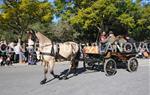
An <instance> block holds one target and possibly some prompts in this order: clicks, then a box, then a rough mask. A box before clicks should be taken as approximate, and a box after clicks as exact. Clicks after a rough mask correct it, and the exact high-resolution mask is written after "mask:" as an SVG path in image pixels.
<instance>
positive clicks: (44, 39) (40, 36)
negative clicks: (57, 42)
mask: <svg viewBox="0 0 150 95" xmlns="http://www.w3.org/2000/svg"><path fill="white" fill-rule="evenodd" d="M36 36H37V38H38V39H39V43H41V44H44V43H46V44H51V43H52V41H51V40H50V39H49V38H47V37H46V36H45V35H43V34H42V33H40V32H37V33H36Z"/></svg>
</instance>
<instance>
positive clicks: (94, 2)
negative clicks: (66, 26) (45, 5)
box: [56, 0, 150, 40]
mask: <svg viewBox="0 0 150 95" xmlns="http://www.w3.org/2000/svg"><path fill="white" fill-rule="evenodd" d="M67 1H68V0H67ZM56 6H58V7H57V10H59V12H60V13H61V15H60V16H61V17H62V20H67V21H68V22H69V23H70V24H71V25H72V26H73V27H74V28H75V29H76V30H77V31H78V32H79V33H80V34H81V36H82V37H81V38H83V37H86V38H87V39H90V40H91V39H94V40H96V38H97V36H98V35H97V34H98V31H101V30H102V31H106V32H108V31H110V30H112V31H114V32H115V34H116V35H125V34H130V35H131V36H133V37H135V38H138V37H139V36H140V35H141V34H143V38H146V37H145V36H147V35H146V34H148V31H149V30H148V29H149V22H150V21H149V20H148V19H149V17H150V16H149V14H150V13H149V10H150V9H149V8H148V7H149V5H142V3H141V0H136V1H135V2H133V1H132V0H69V2H65V0H57V2H56ZM146 6H147V7H146ZM59 12H58V13H59ZM81 31H82V33H81ZM142 31H146V32H144V33H143V32H142ZM137 34H139V35H137ZM147 37H148V36H147ZM143 38H142V37H141V38H140V39H138V40H144V39H143Z"/></svg>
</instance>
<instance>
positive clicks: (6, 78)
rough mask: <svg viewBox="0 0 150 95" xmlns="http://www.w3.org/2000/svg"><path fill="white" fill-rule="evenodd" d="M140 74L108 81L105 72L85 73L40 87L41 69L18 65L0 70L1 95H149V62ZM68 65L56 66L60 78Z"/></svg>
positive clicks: (119, 74)
mask: <svg viewBox="0 0 150 95" xmlns="http://www.w3.org/2000/svg"><path fill="white" fill-rule="evenodd" d="M139 63H140V65H139V68H138V71H137V72H134V73H129V72H127V71H126V70H124V69H118V72H117V74H116V75H115V76H111V77H107V76H105V74H104V72H93V71H86V72H83V71H82V69H81V67H82V65H80V66H79V68H80V74H79V75H78V76H74V77H71V78H70V79H68V80H58V79H54V80H51V79H52V76H51V75H49V77H48V78H49V82H48V83H46V84H44V85H40V81H41V80H42V78H43V69H42V66H41V65H36V66H28V65H19V64H16V65H14V66H5V67H0V95H150V60H148V59H146V60H143V59H140V60H139ZM68 66H69V65H68V64H67V62H66V63H64V62H63V63H60V64H57V65H56V69H55V73H57V74H60V72H62V71H64V70H65V69H67V68H68Z"/></svg>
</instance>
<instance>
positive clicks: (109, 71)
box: [104, 59, 117, 76]
mask: <svg viewBox="0 0 150 95" xmlns="http://www.w3.org/2000/svg"><path fill="white" fill-rule="evenodd" d="M104 72H105V74H106V76H112V75H115V74H116V73H117V70H116V62H115V60H114V59H107V60H105V63H104Z"/></svg>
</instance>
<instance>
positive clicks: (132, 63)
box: [127, 57, 138, 72]
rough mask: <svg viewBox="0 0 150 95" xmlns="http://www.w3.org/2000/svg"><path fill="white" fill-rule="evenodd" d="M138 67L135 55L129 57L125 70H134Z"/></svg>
mask: <svg viewBox="0 0 150 95" xmlns="http://www.w3.org/2000/svg"><path fill="white" fill-rule="evenodd" d="M137 68H138V60H137V59H136V58H135V57H131V58H130V59H129V60H128V63H127V71H129V72H135V71H137Z"/></svg>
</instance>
